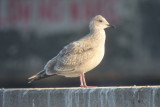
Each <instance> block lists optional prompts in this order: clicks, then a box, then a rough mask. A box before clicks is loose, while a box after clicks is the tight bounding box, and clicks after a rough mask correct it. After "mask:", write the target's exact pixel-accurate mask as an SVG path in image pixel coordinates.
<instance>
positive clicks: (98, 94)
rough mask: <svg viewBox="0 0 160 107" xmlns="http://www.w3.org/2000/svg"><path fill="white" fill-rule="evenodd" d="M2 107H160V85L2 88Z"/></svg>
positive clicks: (0, 103) (0, 101) (0, 98)
mask: <svg viewBox="0 0 160 107" xmlns="http://www.w3.org/2000/svg"><path fill="white" fill-rule="evenodd" d="M0 107H160V86H138V87H137V86H133V87H97V88H79V87H77V88H29V89H28V88H26V89H1V90H0Z"/></svg>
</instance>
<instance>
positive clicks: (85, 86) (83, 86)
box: [80, 85, 97, 88]
mask: <svg viewBox="0 0 160 107" xmlns="http://www.w3.org/2000/svg"><path fill="white" fill-rule="evenodd" d="M80 86H81V87H82V88H95V87H97V86H87V85H80Z"/></svg>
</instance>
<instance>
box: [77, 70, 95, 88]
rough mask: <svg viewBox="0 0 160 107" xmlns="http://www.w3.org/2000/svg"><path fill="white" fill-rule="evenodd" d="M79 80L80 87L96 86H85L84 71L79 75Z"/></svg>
mask: <svg viewBox="0 0 160 107" xmlns="http://www.w3.org/2000/svg"><path fill="white" fill-rule="evenodd" d="M80 82H81V85H80V86H81V87H96V86H87V84H86V80H85V75H84V73H82V74H81V75H80Z"/></svg>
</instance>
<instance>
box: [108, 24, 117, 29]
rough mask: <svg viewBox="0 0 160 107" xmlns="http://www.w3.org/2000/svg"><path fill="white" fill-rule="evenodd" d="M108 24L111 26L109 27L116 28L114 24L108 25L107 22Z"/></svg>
mask: <svg viewBox="0 0 160 107" xmlns="http://www.w3.org/2000/svg"><path fill="white" fill-rule="evenodd" d="M108 26H109V27H111V28H114V29H115V28H116V26H115V25H110V24H109V25H108Z"/></svg>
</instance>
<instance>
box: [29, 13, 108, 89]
mask: <svg viewBox="0 0 160 107" xmlns="http://www.w3.org/2000/svg"><path fill="white" fill-rule="evenodd" d="M89 27H90V33H89V34H88V35H86V36H85V37H83V38H82V39H80V40H77V41H74V42H72V43H70V44H68V45H67V46H65V47H64V48H63V49H62V50H61V51H60V52H59V54H58V55H57V56H55V57H54V58H52V59H51V60H50V61H48V63H47V64H46V66H45V67H44V70H42V71H41V72H39V73H37V74H36V75H34V76H32V77H30V78H29V80H30V82H33V81H35V80H38V79H41V78H45V77H48V76H52V75H61V76H65V77H79V76H80V79H81V86H82V87H86V86H87V85H86V82H85V77H84V73H86V72H88V71H90V70H92V69H93V68H95V67H96V66H97V65H98V64H99V63H100V62H101V60H102V59H103V56H104V52H105V38H106V35H105V31H104V29H105V28H108V27H110V25H109V23H108V22H107V21H106V19H105V18H104V17H102V16H101V15H97V16H95V17H94V18H93V19H92V20H91V22H90V24H89Z"/></svg>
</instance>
